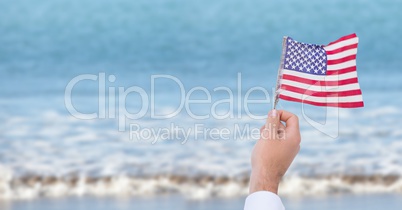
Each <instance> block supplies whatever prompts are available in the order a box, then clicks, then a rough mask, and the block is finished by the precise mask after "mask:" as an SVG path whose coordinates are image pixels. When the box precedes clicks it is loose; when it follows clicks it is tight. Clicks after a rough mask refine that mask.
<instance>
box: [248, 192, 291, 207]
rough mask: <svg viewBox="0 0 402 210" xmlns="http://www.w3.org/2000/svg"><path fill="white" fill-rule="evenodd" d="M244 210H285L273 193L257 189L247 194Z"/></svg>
mask: <svg viewBox="0 0 402 210" xmlns="http://www.w3.org/2000/svg"><path fill="white" fill-rule="evenodd" d="M244 210H285V207H284V206H283V204H282V201H281V199H280V198H279V196H278V195H276V194H275V193H272V192H268V191H258V192H254V193H252V194H250V195H249V196H247V198H246V203H245V204H244Z"/></svg>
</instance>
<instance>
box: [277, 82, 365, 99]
mask: <svg viewBox="0 0 402 210" xmlns="http://www.w3.org/2000/svg"><path fill="white" fill-rule="evenodd" d="M281 89H283V90H288V91H291V92H295V93H300V94H304V95H308V96H315V97H342V96H355V95H361V94H362V91H361V90H360V89H357V90H345V91H338V92H334V91H323V92H318V91H311V90H306V89H303V88H298V87H293V86H291V85H285V84H283V85H281Z"/></svg>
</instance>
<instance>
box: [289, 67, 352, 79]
mask: <svg viewBox="0 0 402 210" xmlns="http://www.w3.org/2000/svg"><path fill="white" fill-rule="evenodd" d="M281 73H282V75H284V74H286V75H291V76H296V77H301V78H305V79H311V80H318V81H339V80H344V79H350V78H355V77H357V72H356V71H352V72H348V73H345V74H340V75H328V76H324V75H322V76H321V75H314V74H308V73H303V72H298V71H293V70H287V69H282V71H281Z"/></svg>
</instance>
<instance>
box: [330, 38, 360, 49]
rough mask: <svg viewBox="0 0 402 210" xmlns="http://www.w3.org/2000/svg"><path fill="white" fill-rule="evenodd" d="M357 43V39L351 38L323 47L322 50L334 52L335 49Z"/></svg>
mask: <svg viewBox="0 0 402 210" xmlns="http://www.w3.org/2000/svg"><path fill="white" fill-rule="evenodd" d="M358 42H359V38H358V37H355V38H352V39H347V40H344V41H340V42H338V43H336V44H332V45H329V46H325V47H324V49H325V50H326V51H331V50H336V49H338V48H341V47H344V46H348V45H352V44H356V43H358Z"/></svg>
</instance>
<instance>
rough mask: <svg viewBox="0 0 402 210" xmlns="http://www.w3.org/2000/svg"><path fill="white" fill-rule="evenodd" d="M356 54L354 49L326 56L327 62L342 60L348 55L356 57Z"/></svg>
mask: <svg viewBox="0 0 402 210" xmlns="http://www.w3.org/2000/svg"><path fill="white" fill-rule="evenodd" d="M356 53H357V48H354V49H350V50H346V51H343V52H340V53H336V54H333V55H327V60H337V59H341V58H344V57H346V56H349V55H356Z"/></svg>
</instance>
